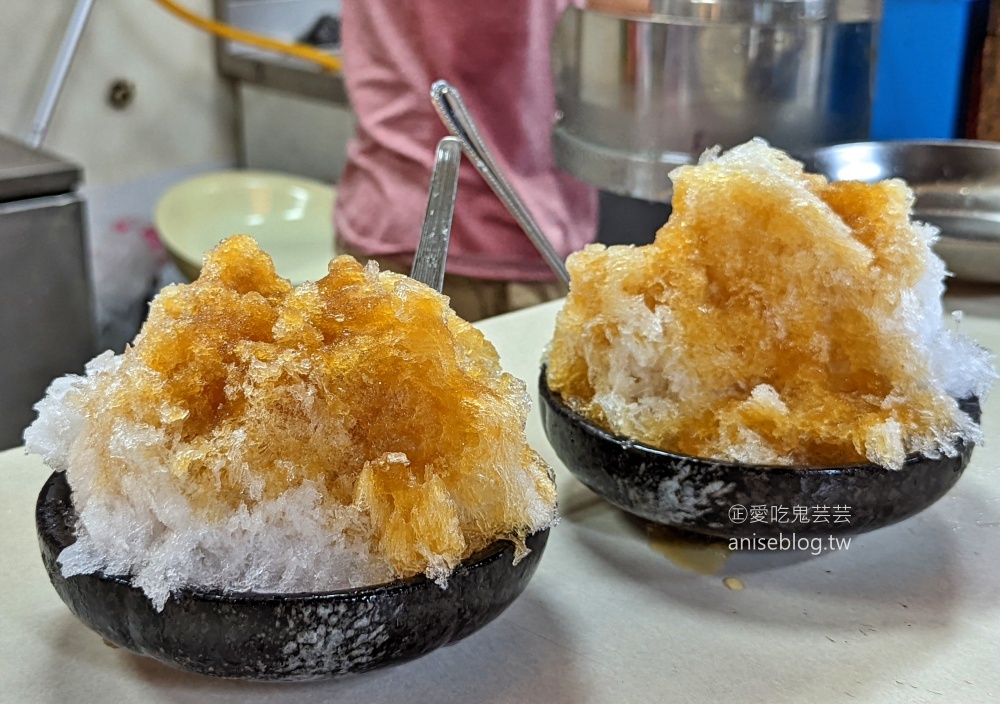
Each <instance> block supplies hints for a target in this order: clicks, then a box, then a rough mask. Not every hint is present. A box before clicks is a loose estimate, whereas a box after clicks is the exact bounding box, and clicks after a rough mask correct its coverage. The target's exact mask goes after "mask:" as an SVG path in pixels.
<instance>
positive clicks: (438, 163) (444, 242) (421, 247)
mask: <svg viewBox="0 0 1000 704" xmlns="http://www.w3.org/2000/svg"><path fill="white" fill-rule="evenodd" d="M461 161H462V147H461V144H460V142H459V141H458V140H457V139H455V138H454V137H445V138H444V139H442V140H441V141H440V142H438V146H437V153H436V154H435V156H434V171H433V172H432V173H431V187H430V193H429V194H428V196H427V212H426V213H425V214H424V226H423V229H422V230H421V231H420V244H418V245H417V253H416V254H415V255H414V257H413V269H412V270H411V271H410V277H411V278H414V279H416V280H417V281H420V282H423V283H425V284H427V285H428V286H430V287H431V288H433V289H435V290H436V291H438V292H440V291H441V287H442V286H443V285H444V266H445V261H446V260H447V258H448V240H449V239H450V238H451V220H452V217H453V216H454V214H455V196H456V194H457V192H458V167H459V165H460V163H461Z"/></svg>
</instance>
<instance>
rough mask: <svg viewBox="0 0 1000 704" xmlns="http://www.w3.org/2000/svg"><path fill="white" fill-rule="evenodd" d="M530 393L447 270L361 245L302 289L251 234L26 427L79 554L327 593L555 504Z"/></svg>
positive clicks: (152, 589) (512, 531) (82, 559)
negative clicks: (413, 269) (441, 273)
mask: <svg viewBox="0 0 1000 704" xmlns="http://www.w3.org/2000/svg"><path fill="white" fill-rule="evenodd" d="M529 403H530V401H529V397H528V394H527V391H526V388H525V385H524V383H523V382H521V381H519V380H518V379H515V378H514V377H512V376H511V375H509V374H507V373H505V372H503V371H502V370H501V368H500V363H499V357H498V355H497V353H496V350H495V349H494V348H493V346H492V345H491V344H490V343H489V342H488V341H487V340H486V339H485V338H484V337H483V335H482V334H481V333H480V332H479V331H478V330H476V329H475V328H473V327H472V326H471V325H470V324H469V323H467V322H465V321H464V320H462V319H460V318H459V317H458V316H456V315H455V313H454V312H453V311H452V310H451V309H450V308H449V307H448V305H447V299H446V298H445V297H443V296H441V295H440V294H439V293H437V292H436V291H434V290H432V289H431V288H429V287H427V286H425V285H423V284H421V283H419V282H416V281H414V280H412V279H410V278H408V277H405V276H401V275H398V274H393V273H388V272H381V273H380V272H379V271H378V268H377V266H375V265H374V264H372V265H369V266H368V267H362V266H361V265H360V264H358V263H357V262H356V261H354V260H353V259H352V258H350V257H338V258H337V259H335V260H334V261H333V262H331V263H330V267H329V274H328V275H327V276H326V277H324V278H323V279H321V280H319V281H317V282H315V283H307V284H304V285H302V286H299V287H297V288H293V287H292V286H291V285H290V284H289V283H288V281H286V280H285V279H282V278H280V277H278V276H277V275H276V274H275V272H274V267H273V265H272V263H271V260H270V258H269V257H268V256H267V255H266V254H264V253H262V252H261V251H260V250H259V249H258V248H257V246H256V244H255V243H254V241H253V240H252V239H251V238H249V237H245V236H237V237H233V238H230V239H228V240H226V241H225V242H223V243H222V244H220V245H219V247H218V248H216V249H215V250H213V251H212V252H211V253H209V254H208V255H207V256H206V259H205V263H204V267H203V269H202V274H201V276H200V278H199V279H198V280H197V281H195V282H194V283H192V284H190V285H186V286H171V287H168V288H167V289H165V290H164V291H162V292H161V293H160V295H159V296H158V297H157V298H156V299H155V300H154V301H153V303H152V306H151V309H150V315H149V319H148V321H147V322H146V324H145V325H144V327H143V329H142V331H141V332H140V334H139V336H138V337H137V338H136V340H135V343H134V345H133V346H132V347H130V348H129V349H127V350H126V351H125V352H124V353H123V354H122V355H120V356H114V355H112V354H111V353H110V352H109V353H106V354H104V355H101V356H99V357H98V358H96V359H95V360H93V361H92V362H91V363H90V365H89V366H88V367H87V370H86V375H85V376H82V377H79V376H69V377H64V378H62V379H58V380H56V381H55V382H53V384H52V386H51V387H50V389H49V391H48V394H47V396H46V398H45V399H43V400H42V401H41V402H39V404H38V405H37V406H36V408H37V410H38V413H39V416H38V419H37V420H36V421H35V423H33V424H32V425H31V427H29V428H28V430H27V431H26V432H25V442H26V445H27V447H28V450H29V451H31V452H35V453H38V454H40V455H42V457H43V459H44V460H45V462H46V463H47V464H48V465H49V466H51V467H52V468H53V469H55V470H58V471H65V472H66V473H67V478H68V480H69V483H70V486H71V487H72V490H73V502H74V505H75V507H76V510H77V512H78V521H77V526H76V536H77V540H76V543H75V544H74V545H72V546H71V547H69V548H67V549H66V550H64V551H63V553H62V554H61V555H60V558H59V562H60V565H61V567H62V570H63V574H64V575H66V576H71V575H74V574H88V573H93V572H103V573H105V574H114V575H123V576H125V575H127V576H129V577H130V578H131V579H132V582H133V584H134V585H135V586H137V587H140V588H141V589H143V590H144V591H145V593H146V594H147V595H148V596H149V597H150V599H151V600H152V601H153V602H154V604H155V605H156V606H157V608H162V606H163V604H164V603H165V602H166V600H167V599H168V598H169V596H170V594H171V593H172V592H173V591H175V590H177V589H180V588H183V587H203V588H211V589H226V590H232V591H255V592H277V593H292V592H317V591H329V590H335V589H343V588H351V587H359V586H365V585H372V584H379V583H384V582H389V581H392V580H395V579H398V578H403V577H409V576H412V575H416V574H421V573H422V574H426V575H427V576H429V577H430V578H432V579H435V580H437V581H438V582H439V583H440V584H442V586H444V585H445V584H446V583H447V579H448V576H449V575H450V574H451V571H452V570H453V569H454V568H455V566H456V565H458V564H459V563H460V562H461V561H462V560H463V559H464V558H466V557H468V556H469V555H471V554H472V553H474V552H476V551H477V550H480V549H482V548H484V547H486V546H487V545H489V544H491V543H493V542H495V541H496V540H498V539H508V540H511V541H512V542H513V543H514V544H515V545H516V546H517V548H518V555H519V556H521V555H523V554H525V552H526V550H527V548H526V547H525V544H524V540H525V538H526V537H527V536H528V535H531V534H533V533H535V532H537V531H539V530H543V529H545V528H547V527H548V526H549V525H550V524H551V523H552V522H553V521H554V520H555V487H554V484H553V481H552V479H551V475H550V470H549V469H548V467H547V466H546V465H545V463H544V462H543V461H542V459H541V458H540V457H539V456H538V455H537V454H536V453H535V452H534V451H533V450H532V449H531V448H529V447H528V445H527V443H526V438H525V433H524V426H525V421H526V418H527V413H528V408H529Z"/></svg>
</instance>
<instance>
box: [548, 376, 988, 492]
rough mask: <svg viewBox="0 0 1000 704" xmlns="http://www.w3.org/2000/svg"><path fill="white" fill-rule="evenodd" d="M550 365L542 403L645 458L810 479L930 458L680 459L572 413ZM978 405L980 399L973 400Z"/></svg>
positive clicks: (881, 470)
mask: <svg viewBox="0 0 1000 704" xmlns="http://www.w3.org/2000/svg"><path fill="white" fill-rule="evenodd" d="M547 372H548V364H542V367H541V372H540V374H539V378H538V388H539V392H540V393H541V394H542V397H543V399H545V400H546V401H549V402H551V403H552V404H553V405H556V406H557V407H558V408H559V410H560V412H562V413H564V414H565V415H567V416H568V417H569V419H570V421H572V422H574V423H576V424H577V425H579V426H581V427H582V428H583V429H584V430H585V431H586V432H587V433H589V434H590V435H594V436H596V437H598V438H600V439H601V440H604V441H606V442H610V443H613V444H615V445H618V446H620V447H622V448H623V449H637V450H638V451H639V452H641V453H644V454H649V455H653V456H655V457H658V458H661V459H666V460H670V461H673V462H692V463H700V464H708V465H714V466H716V467H719V468H720V469H728V470H734V471H741V472H759V473H769V474H773V473H780V474H786V475H809V476H819V475H824V474H825V475H831V476H833V475H837V474H844V473H850V474H862V473H865V474H881V473H889V474H898V473H899V472H902V471H904V470H905V469H906V467H907V465H914V464H917V463H918V462H922V461H923V460H925V459H933V458H928V457H926V456H924V455H907V457H906V459H905V460H904V461H903V466H902V467H900V468H899V469H889V468H888V467H883V466H881V465H878V464H875V463H873V462H856V463H852V464H841V465H832V466H829V467H803V466H801V465H784V464H746V463H742V462H730V461H728V460H719V459H712V458H706V457H695V456H693V455H681V454H678V453H676V452H670V451H669V450H661V449H659V448H657V447H653V446H652V445H648V444H646V443H644V442H640V441H639V440H633V439H630V438H627V437H624V436H621V435H617V434H616V433H614V432H612V431H610V430H605V429H604V428H602V427H600V426H599V425H597V424H595V423H594V422H593V421H592V420H591V419H589V418H587V417H586V416H584V415H582V414H580V413H578V412H577V411H575V410H573V408H571V407H570V405H569V404H568V403H567V402H566V401H565V400H564V399H563V397H562V394H560V393H559V392H557V391H553V390H552V389H551V388H550V387H549V382H548V373H547ZM974 400H975V402H978V399H977V398H976V399H974ZM963 412H964V411H963Z"/></svg>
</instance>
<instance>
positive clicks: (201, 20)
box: [153, 0, 341, 73]
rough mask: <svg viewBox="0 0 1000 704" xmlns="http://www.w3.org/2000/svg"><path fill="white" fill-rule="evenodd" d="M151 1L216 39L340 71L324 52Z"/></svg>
mask: <svg viewBox="0 0 1000 704" xmlns="http://www.w3.org/2000/svg"><path fill="white" fill-rule="evenodd" d="M153 1H154V2H156V3H157V4H159V5H160V6H161V7H163V9H165V10H167V11H168V12H171V13H173V14H174V15H176V16H177V17H180V18H181V19H182V20H184V21H185V22H189V23H190V24H193V25H194V26H195V27H198V28H199V29H203V30H205V31H206V32H210V33H211V34H214V35H216V36H218V37H222V38H223V39H229V40H231V41H234V42H240V43H242V44H251V45H253V46H257V47H260V48H262V49H268V50H270V51H276V52H278V53H281V54H288V55H290V56H297V57H298V58H300V59H305V60H306V61H311V62H313V63H316V64H319V65H320V66H322V67H323V68H325V69H326V70H327V71H330V72H331V73H337V72H339V71H340V67H341V64H340V59H338V58H337V57H336V56H332V55H330V54H328V53H326V52H325V51H320V50H319V49H316V48H315V47H311V46H308V45H307V44H291V43H288V42H282V41H278V40H277V39H273V38H271V37H267V36H264V35H263V34H257V33H255V32H248V31H246V30H245V29H237V28H236V27H233V26H231V25H228V24H224V23H222V22H217V21H215V20H213V19H209V18H208V17H202V16H201V15H197V14H195V13H193V12H191V11H190V10H188V9H186V8H184V7H181V6H180V5H178V4H177V3H175V2H174V1H173V0H153Z"/></svg>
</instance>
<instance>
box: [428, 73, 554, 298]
mask: <svg viewBox="0 0 1000 704" xmlns="http://www.w3.org/2000/svg"><path fill="white" fill-rule="evenodd" d="M431 102H433V103H434V107H435V109H436V110H437V112H438V115H440V117H441V121H442V122H444V124H445V127H447V128H448V131H449V132H451V133H452V134H453V135H454V136H455V137H457V138H458V140H459V141H460V142H461V145H462V149H463V150H464V151H465V154H466V156H468V157H469V159H470V160H471V161H472V164H473V165H474V166H475V167H476V170H477V171H478V172H479V173H480V174H481V175H482V177H483V178H484V179H486V183H488V184H489V186H490V188H492V189H493V192H494V193H496V195H497V197H498V198H499V199H500V202H502V203H503V204H504V207H506V208H507V210H508V211H509V212H510V214H511V215H513V216H514V219H515V220H517V222H518V224H519V225H520V226H521V229H522V230H524V233H525V234H526V235H527V236H528V239H530V240H531V242H532V244H534V245H535V247H536V248H537V249H538V251H539V252H540V253H541V255H542V257H543V258H544V259H545V262H546V263H547V264H548V265H549V266H550V267H551V268H552V271H553V272H555V274H556V276H558V277H559V278H560V279H562V280H563V281H564V282H566V283H569V272H568V271H567V270H566V265H565V264H564V263H563V260H562V257H560V256H559V254H558V253H557V252H556V250H555V248H554V247H553V246H552V243H551V242H549V239H548V238H547V237H546V236H545V233H543V232H542V230H541V228H539V227H538V223H537V222H536V221H535V218H534V217H532V215H531V212H530V211H529V210H528V207H527V206H526V205H525V204H524V201H522V200H521V198H520V196H518V195H517V192H516V191H515V190H514V189H513V188H512V187H511V185H510V183H509V182H508V181H507V179H506V178H505V177H504V175H503V172H501V171H500V168H499V167H498V166H497V163H496V161H495V160H494V159H493V155H492V154H491V153H490V151H489V149H487V148H486V143H485V142H484V141H483V138H482V136H481V135H480V134H479V130H478V129H476V123H475V121H474V120H473V119H472V115H470V114H469V110H468V108H466V107H465V102H464V101H463V100H462V96H461V95H459V93H458V90H457V89H456V88H455V87H454V86H452V85H451V84H449V83H447V82H446V81H437V82H436V83H435V84H434V85H433V86H431Z"/></svg>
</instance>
